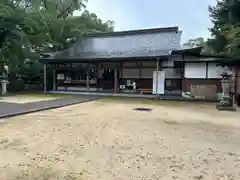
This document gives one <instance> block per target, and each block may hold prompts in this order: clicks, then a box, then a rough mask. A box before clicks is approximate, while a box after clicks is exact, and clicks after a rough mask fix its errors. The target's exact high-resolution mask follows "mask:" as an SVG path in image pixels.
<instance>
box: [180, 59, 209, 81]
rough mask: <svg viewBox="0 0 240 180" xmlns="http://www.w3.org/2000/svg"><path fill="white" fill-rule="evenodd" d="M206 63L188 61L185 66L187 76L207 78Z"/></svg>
mask: <svg viewBox="0 0 240 180" xmlns="http://www.w3.org/2000/svg"><path fill="white" fill-rule="evenodd" d="M206 67H207V66H206V63H186V64H185V66H184V77H185V78H206Z"/></svg>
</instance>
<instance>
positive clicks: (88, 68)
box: [86, 64, 90, 92]
mask: <svg viewBox="0 0 240 180" xmlns="http://www.w3.org/2000/svg"><path fill="white" fill-rule="evenodd" d="M89 70H90V67H89V64H88V67H87V77H86V78H87V79H86V86H87V91H88V92H89V91H90V87H89Z"/></svg>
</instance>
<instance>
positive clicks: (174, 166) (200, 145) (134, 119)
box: [0, 100, 240, 180]
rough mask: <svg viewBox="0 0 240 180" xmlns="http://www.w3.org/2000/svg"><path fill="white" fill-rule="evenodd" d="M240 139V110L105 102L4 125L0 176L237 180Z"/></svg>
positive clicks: (85, 179) (0, 131)
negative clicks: (140, 110) (144, 109)
mask: <svg viewBox="0 0 240 180" xmlns="http://www.w3.org/2000/svg"><path fill="white" fill-rule="evenodd" d="M138 107H149V108H153V111H152V112H137V111H133V110H132V109H134V108H138ZM239 141H240V122H239V112H218V111H216V110H215V107H214V106H213V105H199V104H198V105H194V104H188V103H186V104H184V103H183V104H182V105H181V106H175V105H162V106H160V105H158V106H156V105H146V104H145V105H144V104H136V103H134V104H131V103H109V102H107V101H105V100H98V101H93V102H89V103H84V104H78V105H74V106H69V107H63V108H59V109H54V110H49V111H44V112H43V111H42V112H37V113H32V114H28V115H24V116H18V117H14V118H11V119H9V121H6V122H4V123H2V124H1V125H0V157H1V161H0V179H9V180H10V179H11V180H12V179H17V177H18V176H25V177H28V178H29V177H40V176H43V175H44V176H45V177H49V180H50V177H51V178H52V179H54V178H56V176H58V177H59V178H63V179H64V178H65V179H67V178H69V179H74V178H79V179H81V180H95V179H102V180H113V179H116V180H138V179H139V180H140V179H144V180H150V179H151V180H154V179H163V180H171V179H180V180H186V179H196V180H199V179H200V180H201V179H204V180H205V179H206V180H222V179H226V180H231V179H234V180H235V179H240V152H239V148H240V144H239ZM49 167H51V168H49Z"/></svg>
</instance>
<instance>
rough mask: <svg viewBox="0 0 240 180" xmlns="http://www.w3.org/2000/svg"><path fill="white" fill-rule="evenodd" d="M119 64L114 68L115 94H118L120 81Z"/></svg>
mask: <svg viewBox="0 0 240 180" xmlns="http://www.w3.org/2000/svg"><path fill="white" fill-rule="evenodd" d="M117 70H118V68H117V64H115V68H114V93H117V92H118V79H117Z"/></svg>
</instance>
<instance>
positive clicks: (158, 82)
mask: <svg viewBox="0 0 240 180" xmlns="http://www.w3.org/2000/svg"><path fill="white" fill-rule="evenodd" d="M164 91H165V72H164V71H153V88H152V93H153V94H156V92H157V94H164Z"/></svg>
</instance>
